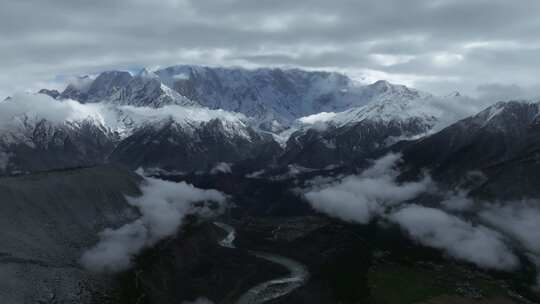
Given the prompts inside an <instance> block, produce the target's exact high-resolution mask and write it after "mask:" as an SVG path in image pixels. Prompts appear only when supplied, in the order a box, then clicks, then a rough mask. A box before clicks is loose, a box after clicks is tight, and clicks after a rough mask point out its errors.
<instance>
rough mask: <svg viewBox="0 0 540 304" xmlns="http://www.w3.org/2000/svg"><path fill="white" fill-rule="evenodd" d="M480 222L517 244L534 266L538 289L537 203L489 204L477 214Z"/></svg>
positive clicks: (539, 228) (539, 229) (539, 233)
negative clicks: (510, 238)
mask: <svg viewBox="0 0 540 304" xmlns="http://www.w3.org/2000/svg"><path fill="white" fill-rule="evenodd" d="M479 217H480V219H481V220H483V221H485V222H486V223H487V224H489V225H491V226H492V227H494V229H497V230H499V231H501V232H503V233H505V234H507V235H509V236H510V237H512V238H513V239H514V240H515V241H517V242H518V244H519V246H521V247H522V248H523V250H524V251H525V253H526V255H527V256H528V257H529V258H530V259H531V261H532V262H533V263H534V264H535V265H536V268H537V273H538V278H537V288H540V208H539V207H538V201H532V200H525V201H518V202H505V203H504V204H500V203H499V204H489V205H486V206H485V208H484V210H482V211H481V212H479Z"/></svg>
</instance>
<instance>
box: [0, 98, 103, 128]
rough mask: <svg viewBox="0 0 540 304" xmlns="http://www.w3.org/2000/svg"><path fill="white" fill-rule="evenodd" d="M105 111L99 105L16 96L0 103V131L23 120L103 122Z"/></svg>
mask: <svg viewBox="0 0 540 304" xmlns="http://www.w3.org/2000/svg"><path fill="white" fill-rule="evenodd" d="M105 112H106V110H105V108H104V106H102V105H100V104H81V103H80V102H77V101H74V100H69V99H68V100H62V101H60V100H56V99H53V98H51V97H50V96H47V95H44V94H25V93H21V94H16V95H14V96H13V97H12V98H11V99H10V100H6V101H3V102H0V130H1V129H5V128H9V127H11V126H12V125H13V124H14V123H16V122H17V120H21V119H24V118H29V119H37V120H43V119H44V120H47V121H50V122H52V123H64V122H66V121H73V120H83V119H86V118H96V119H100V120H103V119H104V114H106V113H105Z"/></svg>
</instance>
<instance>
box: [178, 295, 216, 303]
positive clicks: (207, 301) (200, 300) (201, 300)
mask: <svg viewBox="0 0 540 304" xmlns="http://www.w3.org/2000/svg"><path fill="white" fill-rule="evenodd" d="M213 303H214V302H212V301H210V300H209V299H207V298H204V297H200V298H197V299H195V301H184V302H182V304H213Z"/></svg>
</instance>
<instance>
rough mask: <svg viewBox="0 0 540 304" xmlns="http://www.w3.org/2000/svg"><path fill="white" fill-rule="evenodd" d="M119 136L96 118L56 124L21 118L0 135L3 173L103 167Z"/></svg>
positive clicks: (0, 166) (1, 170)
mask: <svg viewBox="0 0 540 304" xmlns="http://www.w3.org/2000/svg"><path fill="white" fill-rule="evenodd" d="M118 141H119V136H118V134H117V133H115V132H113V131H111V130H110V129H108V128H107V127H105V126H103V125H101V124H99V123H97V122H96V121H94V120H92V119H86V120H81V121H66V122H64V123H55V122H51V121H47V120H45V119H32V118H29V117H21V118H20V120H18V121H17V125H16V126H14V128H11V129H9V130H6V131H3V132H2V133H1V134H0V174H1V173H24V172H33V171H43V170H50V169H55V168H70V167H79V166H90V165H96V164H102V163H104V162H105V159H106V156H107V155H108V154H110V153H111V152H112V151H113V149H114V147H115V146H116V144H117V142H118Z"/></svg>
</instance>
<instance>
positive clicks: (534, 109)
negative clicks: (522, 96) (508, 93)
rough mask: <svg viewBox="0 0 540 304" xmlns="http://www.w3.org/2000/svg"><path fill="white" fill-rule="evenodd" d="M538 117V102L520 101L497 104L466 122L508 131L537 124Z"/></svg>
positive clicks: (539, 106) (539, 107) (539, 113)
mask: <svg viewBox="0 0 540 304" xmlns="http://www.w3.org/2000/svg"><path fill="white" fill-rule="evenodd" d="M539 117H540V102H538V101H537V102H534V101H528V100H521V101H508V102H498V103H496V104H494V105H492V106H490V107H488V108H487V109H485V110H483V111H482V112H480V113H478V114H476V115H475V116H473V117H472V118H470V119H468V120H466V121H467V122H469V121H470V122H471V123H473V124H475V125H477V126H480V127H482V128H491V129H493V130H509V129H515V128H518V127H519V126H523V125H531V124H534V123H537V122H538V120H539Z"/></svg>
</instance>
